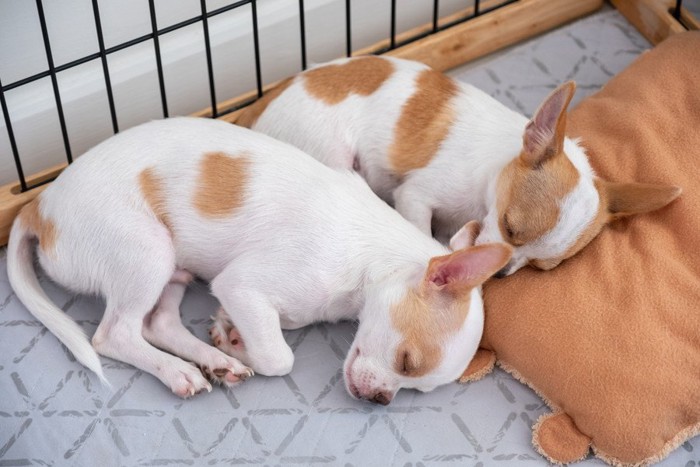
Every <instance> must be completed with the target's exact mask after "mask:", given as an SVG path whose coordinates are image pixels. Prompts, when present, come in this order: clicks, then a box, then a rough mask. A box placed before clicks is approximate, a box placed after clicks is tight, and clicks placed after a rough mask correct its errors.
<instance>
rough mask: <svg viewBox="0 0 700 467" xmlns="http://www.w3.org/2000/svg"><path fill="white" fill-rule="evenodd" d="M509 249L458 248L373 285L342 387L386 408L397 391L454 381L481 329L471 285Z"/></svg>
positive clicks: (485, 276) (476, 294) (501, 263)
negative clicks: (344, 386) (424, 264)
mask: <svg viewBox="0 0 700 467" xmlns="http://www.w3.org/2000/svg"><path fill="white" fill-rule="evenodd" d="M458 246H463V245H458ZM511 250H512V249H511V247H509V246H508V245H504V244H487V245H481V246H478V247H470V248H462V249H460V250H457V251H455V252H454V253H452V254H449V255H446V256H439V257H435V258H432V259H431V260H430V263H429V264H428V265H427V267H426V266H417V267H415V268H413V269H412V270H409V271H401V272H397V273H396V274H393V275H392V276H391V277H390V278H388V279H387V280H384V281H381V282H379V283H377V284H374V285H372V286H371V287H372V289H371V290H370V291H369V293H368V295H367V296H368V298H367V301H366V302H365V305H364V309H363V310H362V313H361V315H360V324H359V328H358V330H357V334H356V335H355V340H354V342H353V343H352V346H351V348H350V351H349V353H348V356H347V358H346V360H345V366H344V369H345V385H346V387H347V390H348V392H349V393H350V394H352V395H353V396H354V397H356V398H359V399H366V400H369V401H372V402H376V403H380V404H384V405H386V404H388V403H389V402H391V400H392V399H393V397H394V395H395V394H396V392H397V391H398V390H399V389H400V388H415V389H418V390H420V391H430V390H432V389H434V388H435V387H437V386H439V385H442V384H446V383H449V382H451V381H454V380H456V379H457V378H458V377H459V376H460V375H461V374H462V371H463V370H464V368H466V367H467V364H468V363H469V361H470V360H471V358H472V357H473V356H474V352H475V351H476V348H477V346H478V344H479V340H480V339H481V334H482V332H483V303H482V301H481V295H480V293H479V290H478V286H479V285H480V284H481V283H483V282H484V281H485V280H486V279H488V278H489V277H490V276H491V275H492V274H494V273H495V272H496V271H498V270H499V269H501V268H502V267H503V266H504V265H505V264H506V263H507V262H508V260H509V259H510V255H511ZM475 289H476V290H475Z"/></svg>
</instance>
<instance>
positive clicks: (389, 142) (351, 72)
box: [236, 57, 680, 276]
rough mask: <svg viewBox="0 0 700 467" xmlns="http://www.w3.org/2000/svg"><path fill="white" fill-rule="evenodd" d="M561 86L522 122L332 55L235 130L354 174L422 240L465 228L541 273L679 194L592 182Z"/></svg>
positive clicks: (420, 78)
mask: <svg viewBox="0 0 700 467" xmlns="http://www.w3.org/2000/svg"><path fill="white" fill-rule="evenodd" d="M574 90H575V85H574V83H573V82H568V83H565V84H563V85H562V86H560V87H559V88H557V89H556V90H555V91H553V92H552V93H551V94H550V95H549V97H547V98H546V99H545V101H544V102H543V103H542V105H541V106H540V108H539V109H538V110H537V112H536V113H535V116H534V117H533V118H532V120H530V121H529V122H528V120H527V119H526V118H525V117H524V116H522V115H520V114H518V113H516V112H513V111H511V110H510V109H508V108H506V107H505V106H503V105H502V104H500V103H499V102H497V101H496V100H494V99H492V98H491V97H490V96H488V95H487V94H485V93H484V92H482V91H480V90H478V89H476V88H474V87H473V86H470V85H467V84H464V83H461V82H459V81H455V80H452V79H451V78H448V77H447V76H445V75H443V74H442V73H439V72H436V71H434V70H432V69H430V68H429V67H427V66H426V65H423V64H421V63H418V62H412V61H407V60H401V59H396V58H390V57H359V58H353V59H341V60H337V61H334V62H331V63H329V64H326V65H321V66H318V67H316V68H313V69H311V70H307V71H306V72H304V73H301V74H300V75H297V76H296V77H294V78H292V79H288V80H286V81H284V82H283V83H281V84H280V85H279V86H277V87H276V88H274V89H272V90H271V91H270V92H269V93H268V94H266V95H265V96H263V98H262V99H260V100H259V101H257V102H256V103H254V104H253V105H251V106H250V107H248V108H247V109H246V111H245V112H243V113H242V114H241V115H240V116H239V118H238V120H237V121H236V123H237V124H239V125H241V126H245V127H249V128H252V129H254V130H256V131H260V132H262V133H265V134H268V135H270V136H273V137H275V138H277V139H279V140H282V141H286V142H288V143H291V144H294V145H295V146H297V147H299V148H301V149H302V150H304V151H305V152H307V153H309V154H311V155H312V156H314V157H315V158H317V159H318V160H320V161H321V162H323V163H325V164H327V165H329V166H331V167H335V168H347V169H349V168H354V169H355V170H356V171H357V172H359V173H360V174H362V176H363V177H364V178H365V179H366V180H367V182H368V183H369V185H370V187H371V188H372V189H373V190H374V191H375V193H377V194H378V195H379V196H381V197H382V198H383V199H384V200H386V201H387V202H389V203H392V204H393V205H394V206H395V207H396V209H397V210H398V211H399V213H401V214H402V215H403V216H404V217H405V218H406V219H408V220H409V221H411V222H412V223H413V224H415V225H416V226H418V227H419V228H420V229H421V230H422V231H423V232H425V233H426V234H430V233H431V227H432V232H433V233H435V235H436V237H437V238H440V239H441V240H443V241H446V240H447V239H449V238H450V236H451V235H453V234H454V233H455V232H456V231H457V230H458V229H460V228H461V227H462V226H463V225H464V224H465V222H466V221H468V220H471V219H474V220H478V221H480V222H481V223H482V224H483V229H482V232H481V235H480V236H479V238H477V242H476V243H477V244H481V243H486V242H494V241H499V242H500V241H503V242H506V243H509V244H511V245H513V246H514V247H515V250H514V253H513V258H512V260H511V261H510V263H509V264H508V265H507V266H506V267H505V268H504V269H503V270H502V271H501V272H500V273H499V275H500V276H503V275H507V274H511V273H513V272H515V271H516V270H518V269H519V268H521V267H522V266H524V265H526V264H528V263H529V264H531V265H532V266H534V267H537V268H540V269H551V268H553V267H555V266H557V265H558V264H559V263H560V262H561V261H563V260H564V259H566V258H569V257H571V256H573V255H574V254H576V253H577V252H578V251H579V250H581V249H582V248H583V247H584V246H586V245H587V244H588V243H589V242H590V241H591V240H592V239H593V238H594V237H595V236H596V235H597V234H598V232H600V230H601V229H602V227H603V226H604V225H605V224H606V223H607V222H609V221H611V220H614V219H617V218H620V217H623V216H627V215H630V214H637V213H643V212H647V211H652V210H655V209H658V208H661V207H662V206H665V205H666V204H668V203H670V202H671V201H672V200H674V199H675V198H676V197H677V196H678V195H679V194H680V189H679V188H677V187H674V186H666V185H648V184H640V183H611V182H606V181H604V180H602V179H600V178H597V177H596V176H595V174H594V173H593V170H592V169H591V167H590V165H589V163H588V160H587V158H586V154H585V152H584V150H583V148H582V147H581V146H580V145H579V143H578V141H575V140H571V139H568V138H566V137H565V131H566V109H567V107H568V105H569V101H570V100H571V98H572V96H573V94H574Z"/></svg>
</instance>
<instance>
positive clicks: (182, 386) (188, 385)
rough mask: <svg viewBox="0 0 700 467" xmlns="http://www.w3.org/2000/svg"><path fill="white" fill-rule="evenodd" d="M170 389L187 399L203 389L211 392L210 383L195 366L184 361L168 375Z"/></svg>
mask: <svg viewBox="0 0 700 467" xmlns="http://www.w3.org/2000/svg"><path fill="white" fill-rule="evenodd" d="M169 383H170V384H169V386H170V389H171V390H172V391H173V393H175V394H176V395H178V396H180V397H182V398H184V399H187V398H188V397H192V396H194V395H195V394H198V393H200V392H202V391H204V390H205V389H206V390H207V392H211V384H209V381H207V380H206V378H205V377H204V376H203V375H202V372H201V371H199V369H198V368H197V367H195V366H194V365H191V364H189V363H184V362H183V365H182V367H181V368H176V369H174V371H173V372H172V375H171V376H170V377H169Z"/></svg>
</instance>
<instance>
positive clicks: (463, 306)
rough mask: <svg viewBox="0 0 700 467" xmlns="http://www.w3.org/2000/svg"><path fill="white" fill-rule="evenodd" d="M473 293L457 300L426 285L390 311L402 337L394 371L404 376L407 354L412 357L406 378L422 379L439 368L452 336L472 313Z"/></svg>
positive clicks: (449, 294) (451, 295) (411, 291)
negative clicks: (403, 370)
mask: <svg viewBox="0 0 700 467" xmlns="http://www.w3.org/2000/svg"><path fill="white" fill-rule="evenodd" d="M470 298H471V289H466V290H463V293H460V294H459V295H458V296H455V295H454V294H451V293H447V292H440V291H438V290H437V289H432V288H431V285H430V284H428V283H426V282H423V283H422V285H421V286H420V288H419V290H418V291H415V290H410V291H409V292H408V294H406V296H405V297H404V299H403V300H402V301H401V302H400V303H398V304H397V305H396V306H394V307H393V308H392V310H391V314H392V321H393V323H394V325H395V326H396V328H397V329H398V331H399V332H400V333H401V335H402V336H403V341H402V342H401V343H400V344H399V347H398V349H397V352H396V361H395V364H394V365H395V369H396V371H397V372H398V373H403V372H402V369H403V367H404V353H405V352H408V354H409V356H410V357H409V359H408V360H409V371H408V372H405V373H403V374H405V375H406V376H411V377H421V376H423V375H426V374H428V373H430V372H431V371H433V370H434V369H435V368H437V367H438V366H439V365H440V361H441V359H442V346H441V344H442V343H443V342H444V341H445V338H447V337H448V336H449V335H451V334H454V333H456V332H457V331H459V330H460V329H461V327H462V325H463V324H464V320H465V319H466V318H467V314H468V312H469V305H470Z"/></svg>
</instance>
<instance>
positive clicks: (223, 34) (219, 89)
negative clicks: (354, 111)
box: [0, 0, 471, 184]
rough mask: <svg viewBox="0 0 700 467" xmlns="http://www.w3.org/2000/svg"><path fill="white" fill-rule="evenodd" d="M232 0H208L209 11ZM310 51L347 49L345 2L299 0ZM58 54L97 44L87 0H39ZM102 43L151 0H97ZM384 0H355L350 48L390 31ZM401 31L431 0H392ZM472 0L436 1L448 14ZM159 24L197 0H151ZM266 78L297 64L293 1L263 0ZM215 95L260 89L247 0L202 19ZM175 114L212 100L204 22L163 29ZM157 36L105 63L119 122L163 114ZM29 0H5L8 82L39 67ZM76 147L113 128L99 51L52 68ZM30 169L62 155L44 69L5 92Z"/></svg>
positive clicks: (322, 56) (325, 53) (1, 41)
mask: <svg viewBox="0 0 700 467" xmlns="http://www.w3.org/2000/svg"><path fill="white" fill-rule="evenodd" d="M229 3H232V1H231V0H208V1H207V7H208V8H209V10H212V9H216V8H219V7H221V6H223V5H226V4H229ZM304 3H305V10H306V41H307V60H308V61H309V63H320V62H323V61H327V60H330V59H332V58H335V57H339V56H342V55H344V54H345V1H344V0H305V2H304ZM43 4H44V10H45V14H46V18H47V28H48V32H49V36H50V38H51V45H52V52H53V57H54V63H55V64H56V65H61V64H64V63H67V62H70V61H72V60H75V59H77V58H80V57H83V56H85V55H89V54H91V53H95V52H97V51H98V44H97V34H96V32H95V25H94V18H93V12H92V5H91V1H90V0H43ZM99 5H100V16H101V19H102V28H103V32H104V37H105V46H106V47H111V46H114V45H116V44H119V43H122V42H125V41H127V40H130V39H133V38H135V37H138V36H140V35H144V34H148V33H150V32H151V24H150V16H149V9H148V1H147V0H101V1H100V4H99ZM390 5H391V4H390V0H352V6H351V9H352V36H353V48H354V49H359V48H362V47H365V46H367V45H371V44H373V43H375V42H377V41H379V40H382V39H385V38H387V37H388V35H389V31H390V30H389V27H390V26H389V20H390ZM397 5H398V7H397V32H401V31H405V30H408V29H410V28H412V27H415V26H418V25H421V24H424V23H427V22H430V21H431V20H432V8H433V6H432V5H433V1H432V0H398V2H397ZM469 5H471V1H470V0H466V1H465V0H440V15H441V16H446V15H449V14H451V13H454V12H455V11H459V10H460V9H463V8H466V7H467V6H469ZM156 11H157V15H158V17H157V19H158V27H159V28H163V27H166V26H168V25H171V24H174V23H177V22H179V21H183V20H185V19H188V18H191V17H194V16H197V15H199V14H200V13H201V10H200V2H199V1H198V0H156ZM258 21H259V32H260V47H261V56H262V74H263V81H264V83H270V82H274V81H276V80H278V79H280V78H282V77H285V76H288V75H290V74H293V73H295V72H297V71H299V70H300V69H301V52H300V39H299V37H300V35H299V19H298V1H297V0H258ZM209 29H210V35H211V45H212V56H213V62H214V74H215V77H216V93H217V100H218V101H219V102H221V101H224V100H226V99H229V98H231V97H235V96H237V95H239V94H242V93H243V92H246V91H249V90H251V89H254V88H255V68H254V63H255V62H254V54H253V37H252V23H251V7H250V6H244V7H240V8H237V9H234V10H232V11H229V12H227V13H224V14H222V15H219V16H216V17H214V18H211V19H210V20H209ZM160 44H161V53H162V58H163V67H164V75H165V85H166V90H167V96H168V107H169V111H170V115H186V114H189V113H192V112H195V111H197V110H200V109H202V108H206V107H208V106H209V105H210V98H209V86H208V78H207V66H206V57H205V52H204V41H203V32H202V26H201V23H197V24H194V25H192V26H188V27H186V28H184V29H180V30H178V31H175V32H172V33H169V34H166V35H164V36H161V40H160ZM154 56H155V55H154V49H153V42H152V41H146V42H144V43H142V44H139V45H138V46H135V47H130V48H128V49H126V50H123V51H120V52H117V53H114V54H112V55H110V56H109V58H108V63H109V69H110V75H111V79H112V87H113V92H114V98H115V101H116V111H117V117H118V121H119V128H120V130H124V129H126V128H128V127H130V126H133V125H136V124H138V123H141V122H144V121H147V120H150V119H154V118H160V117H162V111H161V104H160V91H159V87H158V77H157V72H156V64H155V58H154ZM46 68H47V64H46V56H45V52H44V46H43V41H42V38H41V29H40V25H39V20H38V16H37V12H36V4H35V2H34V1H31V0H0V79H2V83H3V84H5V85H6V84H9V83H11V82H14V81H16V80H18V79H22V78H25V77H27V76H30V75H32V74H35V73H39V72H42V71H44V70H46ZM58 82H59V87H60V92H61V97H62V100H63V109H64V114H65V116H66V120H67V127H68V133H69V135H70V139H71V148H72V151H73V155H74V157H75V156H78V155H80V154H81V153H83V152H85V151H86V150H87V149H89V148H90V147H91V146H93V145H95V144H96V143H98V142H99V141H101V140H103V139H104V138H106V137H108V136H110V135H111V134H112V125H111V120H110V115H109V106H108V102H107V95H106V91H105V84H104V75H103V73H102V64H101V61H100V60H99V59H97V60H93V61H91V62H89V63H86V64H83V65H80V66H78V67H75V68H72V69H70V70H67V71H64V72H61V73H60V74H59V75H58ZM5 98H6V100H7V103H8V106H9V109H10V115H11V117H12V125H13V130H14V132H15V137H16V140H17V145H18V147H19V152H20V156H21V158H22V163H23V167H24V171H25V174H31V173H35V172H37V171H39V170H41V169H44V168H47V167H50V166H52V165H55V164H57V163H60V162H62V161H64V160H65V155H64V151H63V142H62V138H61V130H60V126H59V123H58V116H57V112H56V105H55V101H54V97H53V92H52V86H51V80H50V78H44V79H41V80H39V81H36V82H34V83H32V84H30V85H26V86H22V87H20V88H18V89H14V90H12V91H9V92H7V93H6V94H5ZM14 181H16V172H15V166H14V162H13V160H12V153H11V150H10V144H9V139H8V137H7V130H6V128H5V124H4V120H2V121H0V184H5V183H10V182H14Z"/></svg>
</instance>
